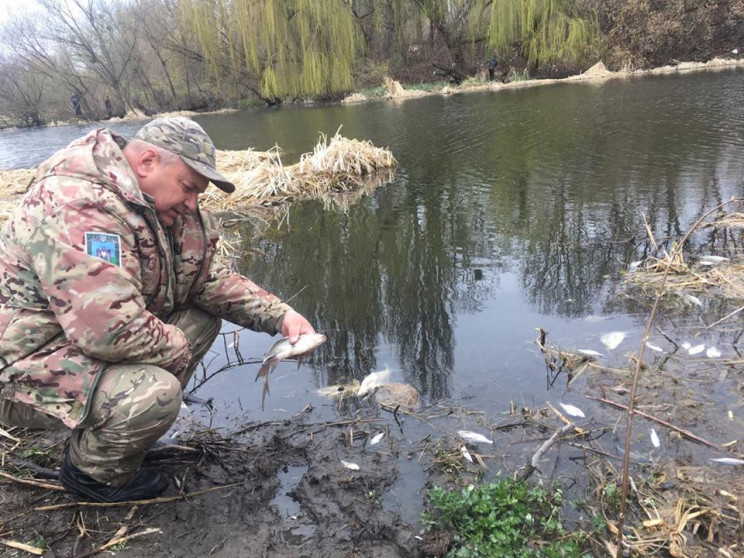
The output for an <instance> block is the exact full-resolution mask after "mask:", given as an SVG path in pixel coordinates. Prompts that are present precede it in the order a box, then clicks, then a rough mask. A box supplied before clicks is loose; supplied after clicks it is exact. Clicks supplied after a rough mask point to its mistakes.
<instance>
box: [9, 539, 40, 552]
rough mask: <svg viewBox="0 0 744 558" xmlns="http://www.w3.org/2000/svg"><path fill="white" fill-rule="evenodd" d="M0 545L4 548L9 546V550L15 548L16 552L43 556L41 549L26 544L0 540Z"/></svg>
mask: <svg viewBox="0 0 744 558" xmlns="http://www.w3.org/2000/svg"><path fill="white" fill-rule="evenodd" d="M0 544H4V545H5V546H9V547H10V548H16V549H18V550H23V551H24V552H28V553H29V554H34V555H36V556H42V555H43V554H44V550H43V549H41V548H37V547H35V546H29V545H27V544H23V543H19V542H15V541H9V540H5V539H0Z"/></svg>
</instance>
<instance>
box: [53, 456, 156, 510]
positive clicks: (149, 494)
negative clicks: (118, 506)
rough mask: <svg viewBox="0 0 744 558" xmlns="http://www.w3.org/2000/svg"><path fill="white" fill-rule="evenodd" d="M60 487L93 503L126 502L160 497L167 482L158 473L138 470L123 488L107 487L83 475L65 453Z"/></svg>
mask: <svg viewBox="0 0 744 558" xmlns="http://www.w3.org/2000/svg"><path fill="white" fill-rule="evenodd" d="M59 481H60V482H61V483H62V486H64V487H65V488H67V489H68V490H71V491H72V492H77V493H78V494H80V495H82V496H86V497H88V498H90V499H91V500H93V501H95V502H127V501H129V500H150V499H152V498H155V497H157V496H158V495H160V493H161V492H163V490H165V489H166V487H167V486H168V480H167V479H166V478H165V477H164V476H163V475H162V474H160V473H159V472H158V471H152V470H149V469H140V470H139V471H137V472H136V473H135V474H134V476H133V477H132V478H131V479H129V482H127V484H125V485H124V486H119V487H116V486H109V485H107V484H104V483H102V482H98V481H97V480H95V479H94V478H92V477H89V476H88V475H86V474H85V473H83V472H82V471H81V470H80V469H78V468H77V467H75V465H73V463H72V461H70V455H69V453H67V452H65V461H64V463H62V467H61V468H60V470H59Z"/></svg>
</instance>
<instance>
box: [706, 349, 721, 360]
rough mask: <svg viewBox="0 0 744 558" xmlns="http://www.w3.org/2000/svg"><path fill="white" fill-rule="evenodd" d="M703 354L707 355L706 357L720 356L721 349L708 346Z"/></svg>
mask: <svg viewBox="0 0 744 558" xmlns="http://www.w3.org/2000/svg"><path fill="white" fill-rule="evenodd" d="M705 356H707V357H708V358H718V357H719V356H721V351H719V350H718V349H716V348H715V347H708V348H707V349H706V350H705Z"/></svg>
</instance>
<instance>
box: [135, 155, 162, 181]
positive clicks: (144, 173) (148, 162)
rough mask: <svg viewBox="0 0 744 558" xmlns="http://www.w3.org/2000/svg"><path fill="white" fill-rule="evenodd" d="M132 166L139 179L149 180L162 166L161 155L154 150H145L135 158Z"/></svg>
mask: <svg viewBox="0 0 744 558" xmlns="http://www.w3.org/2000/svg"><path fill="white" fill-rule="evenodd" d="M133 163H134V164H130V166H131V167H132V169H133V170H134V172H135V174H136V175H137V178H147V177H148V176H150V174H152V172H153V171H154V170H155V169H156V168H157V166H158V165H159V164H160V155H159V154H158V152H157V151H155V150H154V149H144V150H142V151H140V152H139V153H138V154H137V155H136V156H135V157H134V161H133Z"/></svg>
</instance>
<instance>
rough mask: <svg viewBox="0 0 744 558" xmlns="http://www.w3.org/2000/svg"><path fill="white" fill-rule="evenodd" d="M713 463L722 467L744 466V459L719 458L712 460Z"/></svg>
mask: <svg viewBox="0 0 744 558" xmlns="http://www.w3.org/2000/svg"><path fill="white" fill-rule="evenodd" d="M711 461H715V462H716V463H720V464H721V465H731V466H732V467H736V466H738V465H744V459H736V458H734V457H717V458H715V459H711Z"/></svg>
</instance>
